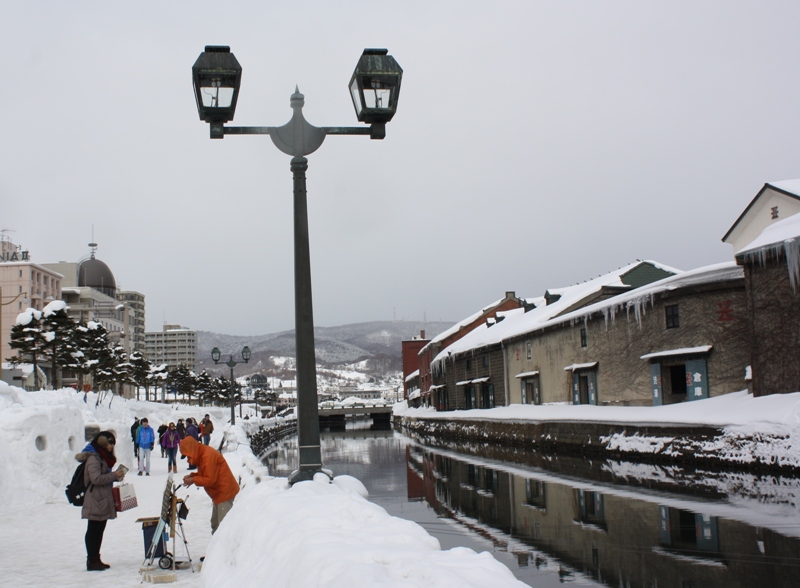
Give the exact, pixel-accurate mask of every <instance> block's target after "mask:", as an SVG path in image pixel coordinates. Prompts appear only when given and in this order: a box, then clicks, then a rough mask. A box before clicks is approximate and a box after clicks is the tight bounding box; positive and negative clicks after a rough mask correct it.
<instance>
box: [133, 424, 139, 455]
mask: <svg viewBox="0 0 800 588" xmlns="http://www.w3.org/2000/svg"><path fill="white" fill-rule="evenodd" d="M138 432H139V417H133V424H132V425H131V441H133V457H139V445H138V444H137V443H136V433H138Z"/></svg>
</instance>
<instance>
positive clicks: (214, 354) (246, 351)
mask: <svg viewBox="0 0 800 588" xmlns="http://www.w3.org/2000/svg"><path fill="white" fill-rule="evenodd" d="M220 355H221V354H220V351H219V348H217V347H214V349H212V350H211V359H213V360H214V364H218V363H219V358H220ZM242 359H244V361H243V362H242V361H236V360H235V359H233V355H231V356H229V359H228V361H226V362H225V365H226V366H228V367H229V368H230V370H231V391H230V398H229V399H228V400H229V404H230V407H231V425H235V424H236V383H235V382H234V381H233V368H235V367H236V366H237V365H239V364H240V363H247V362H249V361H250V348H249V347H247V346H245V347H244V348H243V349H242Z"/></svg>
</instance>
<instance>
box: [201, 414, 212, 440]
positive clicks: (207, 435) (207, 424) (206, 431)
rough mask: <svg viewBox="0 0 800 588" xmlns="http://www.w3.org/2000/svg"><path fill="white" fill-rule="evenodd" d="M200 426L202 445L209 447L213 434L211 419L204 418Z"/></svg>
mask: <svg viewBox="0 0 800 588" xmlns="http://www.w3.org/2000/svg"><path fill="white" fill-rule="evenodd" d="M200 424H201V425H202V426H203V445H211V433H213V432H214V423H212V422H211V417H210V416H208V415H206V416H204V417H203V420H202V421H200Z"/></svg>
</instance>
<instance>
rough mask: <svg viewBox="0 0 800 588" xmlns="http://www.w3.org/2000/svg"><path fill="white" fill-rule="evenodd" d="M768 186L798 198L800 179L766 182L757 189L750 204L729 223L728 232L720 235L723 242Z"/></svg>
mask: <svg viewBox="0 0 800 588" xmlns="http://www.w3.org/2000/svg"><path fill="white" fill-rule="evenodd" d="M770 188H772V189H773V191H774V190H777V191H779V192H781V193H783V194H785V195H786V196H789V197H791V198H796V199H798V200H800V179H797V180H782V181H780V182H767V183H766V184H764V186H763V187H762V188H761V189H760V190H759V191H758V194H756V195H755V197H754V198H753V199H752V200H751V201H750V204H748V205H747V207H746V208H745V209H744V210H743V211H742V214H740V215H739V218H737V219H736V221H735V222H734V223H733V224H732V225H731V228H730V229H728V232H727V233H725V235H724V236H723V237H722V241H723V242H725V243H727V242H728V237H729V236H730V235H731V233H733V231H734V230H735V229H736V227H737V226H739V223H741V222H742V219H744V217H746V216H747V213H748V212H750V210H752V208H753V207H754V206H755V205H756V202H758V201H759V200H760V199H761V197H762V196H763V195H764V193H765V192H766V191H767V190H768V189H770Z"/></svg>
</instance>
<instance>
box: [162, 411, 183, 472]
mask: <svg viewBox="0 0 800 588" xmlns="http://www.w3.org/2000/svg"><path fill="white" fill-rule="evenodd" d="M180 444H181V435H180V433H178V431H177V429H176V428H175V423H170V424H169V427H167V430H166V431H164V434H163V435H161V447H163V448H164V451H166V452H167V472H175V473H176V474H177V473H178V462H177V460H176V459H175V458H176V457H177V455H178V446H179V445H180Z"/></svg>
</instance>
